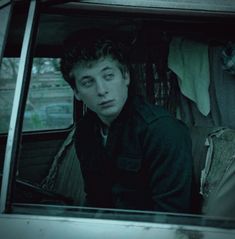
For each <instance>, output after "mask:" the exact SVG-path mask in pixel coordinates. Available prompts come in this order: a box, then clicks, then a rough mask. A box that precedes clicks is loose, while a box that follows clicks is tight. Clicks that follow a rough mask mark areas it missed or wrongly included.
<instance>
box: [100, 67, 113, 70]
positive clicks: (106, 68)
mask: <svg viewBox="0 0 235 239" xmlns="http://www.w3.org/2000/svg"><path fill="white" fill-rule="evenodd" d="M112 69H113V68H112V67H111V66H106V67H104V68H103V69H102V70H101V71H107V70H112Z"/></svg>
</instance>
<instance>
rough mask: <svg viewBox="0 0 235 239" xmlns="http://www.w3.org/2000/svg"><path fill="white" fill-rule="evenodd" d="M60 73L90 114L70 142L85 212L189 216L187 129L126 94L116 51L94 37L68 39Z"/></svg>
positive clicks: (123, 61) (125, 74) (126, 79)
mask: <svg viewBox="0 0 235 239" xmlns="http://www.w3.org/2000/svg"><path fill="white" fill-rule="evenodd" d="M61 71H62V73H63V76H64V78H65V80H66V81H67V82H68V83H69V84H70V85H71V87H72V88H73V90H74V94H75V97H76V98H77V100H81V101H82V102H83V103H84V104H85V105H86V106H87V107H88V109H89V110H88V112H87V113H86V114H85V115H84V117H83V118H82V119H81V120H79V122H78V123H77V126H76V133H75V136H74V141H75V145H76V150H77V155H78V158H79V160H80V165H81V170H82V173H83V177H84V182H85V191H86V205H87V206H92V207H103V208H121V209H137V210H156V211H165V212H190V207H191V205H190V201H191V182H192V180H191V178H192V157H191V139H190V136H189V132H188V129H187V128H186V127H185V125H184V124H183V123H181V122H180V121H178V120H176V119H175V118H174V117H173V116H172V115H171V114H170V113H168V112H167V111H166V110H164V109H163V108H161V107H160V106H154V105H151V104H149V103H147V102H146V101H144V100H143V99H142V98H141V97H138V96H132V95H130V94H129V91H130V87H131V83H132V79H130V70H129V67H128V62H127V58H125V54H124V52H123V48H122V47H121V45H120V44H119V43H117V42H115V41H114V40H112V39H111V38H110V39H108V38H107V36H106V37H105V35H101V36H100V35H99V34H97V32H96V33H95V32H94V31H93V32H92V31H91V32H89V31H88V32H85V33H80V34H78V35H75V36H74V37H71V38H70V39H69V40H68V41H67V43H66V50H65V54H64V57H63V58H62V60H61Z"/></svg>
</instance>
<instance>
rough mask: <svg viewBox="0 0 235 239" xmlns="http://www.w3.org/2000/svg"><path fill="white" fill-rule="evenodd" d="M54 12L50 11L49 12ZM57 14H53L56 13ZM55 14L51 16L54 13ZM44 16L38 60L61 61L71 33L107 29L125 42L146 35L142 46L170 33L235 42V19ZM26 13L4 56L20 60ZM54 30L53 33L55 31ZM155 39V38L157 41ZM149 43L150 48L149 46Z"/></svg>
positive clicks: (19, 16) (17, 19)
mask: <svg viewBox="0 0 235 239" xmlns="http://www.w3.org/2000/svg"><path fill="white" fill-rule="evenodd" d="M51 9H53V7H52V8H49V10H51ZM53 11H54V10H53ZM53 11H52V12H53ZM52 12H50V11H48V9H47V11H46V12H44V11H43V12H42V14H41V16H40V21H39V31H38V37H37V42H36V51H35V56H39V57H40V56H41V57H43V56H44V57H47V56H50V57H52V56H53V57H60V56H61V54H62V48H61V46H62V45H63V41H64V39H65V38H66V37H67V36H68V35H69V34H70V33H72V32H74V31H77V30H79V29H84V28H94V27H97V28H105V29H106V30H109V29H110V30H114V29H115V30H116V31H120V34H122V36H124V37H126V38H131V37H133V35H135V34H138V35H144V37H142V43H143V44H145V45H148V46H151V45H152V44H156V43H157V42H158V37H159V36H161V35H162V34H165V33H167V34H168V35H170V36H174V35H181V36H189V37H196V38H199V39H218V40H219V41H220V40H221V41H223V40H227V39H229V40H231V39H235V33H233V31H232V29H234V28H235V15H234V16H233V17H232V18H231V17H230V18H222V19H221V18H220V17H195V16H172V15H159V14H157V15H154V16H153V15H151V14H150V15H149V14H147V15H146V14H144V15H143V14H123V13H115V14H114V13H112V14H109V13H104V12H102V13H101V12H97V11H94V12H89V11H88V12H87V11H76V14H74V13H71V14H70V12H66V11H65V12H60V13H58V12H54V13H52ZM26 15H27V14H25V12H22V11H18V12H16V13H15V14H14V15H13V20H12V22H11V26H10V31H9V37H8V40H7V45H6V51H5V56H12V57H13V56H19V55H20V49H21V43H22V40H23V34H24V26H25V21H26ZM52 29H53V30H52ZM154 36H155V37H154ZM146 43H147V44H146Z"/></svg>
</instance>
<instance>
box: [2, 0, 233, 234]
mask: <svg viewBox="0 0 235 239" xmlns="http://www.w3.org/2000/svg"><path fill="white" fill-rule="evenodd" d="M43 2H44V4H45V6H46V5H47V4H49V1H43ZM83 2H84V4H85V2H91V1H83ZM93 2H94V5H92V4H91V3H87V5H83V3H81V4H78V5H77V7H78V9H79V10H81V8H82V6H85V8H86V10H89V9H90V10H92V9H93V8H95V10H97V8H99V7H100V6H98V7H97V8H96V5H95V2H96V1H93ZM117 2H118V1H117ZM121 2H122V4H124V2H123V1H121ZM152 2H153V1H152ZM156 2H159V4H160V2H163V1H156ZM174 2H175V4H176V1H174ZM141 3H142V4H143V1H141ZM89 4H90V5H89ZM106 5H107V6H106V7H108V8H109V9H110V8H111V10H112V11H116V10H117V9H118V11H121V10H122V9H123V8H124V9H125V10H126V11H132V10H133V9H132V8H125V6H122V7H121V8H120V6H119V5H118V4H117V5H115V4H114V5H112V6H110V5H108V4H106ZM116 6H117V9H116ZM189 6H190V5H189ZM40 7H41V5H40V4H39V2H38V1H31V2H30V6H29V15H28V19H27V25H26V31H25V35H24V41H23V46H22V52H21V57H20V70H19V73H18V77H17V86H16V90H15V97H14V103H13V109H12V115H11V121H10V130H9V133H8V139H7V149H6V152H7V153H6V155H5V162H4V173H3V181H2V191H1V198H0V222H1V221H2V222H3V220H4V219H9V218H10V219H11V222H10V221H7V222H6V221H4V223H5V224H4V225H7V226H8V227H9V225H10V223H12V222H16V223H17V224H18V225H19V228H21V229H22V228H24V229H25V230H27V231H28V232H31V233H32V232H36V231H37V230H39V228H40V227H43V230H45V231H44V233H45V235H47V236H49V235H50V232H51V231H50V230H49V228H48V225H49V224H50V225H56V224H57V225H62V226H61V228H66V227H69V225H70V223H71V222H73V223H74V224H75V225H81V224H83V226H84V225H85V226H84V227H82V229H84V230H86V231H85V233H87V231H88V230H90V226H91V225H95V229H96V230H99V229H100V230H101V231H103V232H105V231H106V230H107V225H110V224H112V223H113V225H114V227H116V228H115V230H117V235H123V234H122V233H123V232H127V233H129V232H128V229H127V228H128V225H131V227H130V228H131V229H132V232H133V231H134V230H135V229H136V228H141V230H142V229H143V230H144V229H145V230H146V228H150V229H151V230H153V231H154V232H153V233H150V234H148V235H147V234H146V238H154V237H156V233H157V232H158V233H159V231H160V230H161V229H163V230H165V231H166V232H167V233H170V230H172V228H173V229H175V230H177V229H180V228H183V229H184V230H186V231H193V230H196V231H200V230H201V231H203V230H204V231H203V232H204V233H205V234H206V233H208V235H209V233H210V231H211V230H212V231H214V232H215V233H216V232H218V235H219V237H218V238H220V237H221V233H222V234H224V235H225V236H227V235H231V234H233V233H235V231H234V227H233V230H231V229H230V230H226V229H225V228H223V225H224V224H223V223H222V221H221V220H220V219H218V224H217V225H219V228H214V227H213V226H212V224H210V223H209V224H207V223H205V224H206V226H205V225H201V226H202V227H201V228H198V227H195V226H193V225H190V226H186V225H183V226H182V225H179V224H178V223H177V222H175V224H174V225H172V224H167V223H166V221H167V220H166V221H165V220H164V221H163V222H161V219H159V220H156V221H154V222H150V221H141V222H138V221H137V219H136V218H135V220H136V221H135V220H134V221H132V222H131V223H130V220H129V219H121V220H120V219H117V218H118V215H119V213H123V212H124V211H123V210H120V211H116V212H117V218H116V217H114V218H112V219H111V220H110V219H109V218H108V214H107V210H104V212H102V213H101V215H102V216H101V217H97V218H98V219H97V218H93V219H91V218H89V216H84V214H83V213H77V214H76V213H71V214H70V213H69V214H68V215H66V213H65V214H63V213H62V214H61V213H58V211H57V213H54V214H53V213H52V214H51V215H49V216H45V215H44V216H43V212H42V213H40V212H39V211H40V210H39V211H37V210H35V214H34V213H33V212H32V214H33V215H30V213H28V214H27V212H26V211H25V210H24V209H25V208H29V209H30V208H34V209H35V208H36V209H38V207H40V206H38V207H37V206H35V205H21V206H19V205H18V209H17V205H15V206H16V208H15V209H14V208H12V206H14V205H13V204H12V202H11V195H12V190H13V178H14V175H15V173H16V172H15V168H16V164H17V160H16V159H17V155H18V153H19V140H20V136H21V129H22V123H21V122H22V118H23V112H24V107H25V103H26V96H27V92H28V87H29V81H30V77H29V76H30V71H31V66H32V55H33V54H32V53H33V49H34V47H35V38H36V34H37V28H38V21H39V16H40V14H39V9H40ZM132 7H133V6H132ZM154 7H156V9H154ZM181 7H182V6H180V5H179V6H178V8H177V4H176V10H178V13H179V14H181V13H182V12H181V10H182V8H181ZM56 8H57V9H58V8H60V6H59V5H58V6H56V7H55V8H54V10H55V9H56ZM191 8H193V6H191ZM141 9H142V10H144V11H145V13H150V12H151V14H152V13H154V12H155V11H157V12H158V11H160V12H161V10H160V9H159V8H158V7H157V6H156V5H153V6H151V10H149V9H146V8H145V7H144V5H141V6H139V10H141ZM162 9H163V10H162V11H163V12H164V9H166V8H165V7H163V8H162ZM207 11H208V12H207V14H210V11H209V10H208V9H207ZM170 12H171V11H170ZM183 12H184V13H185V14H186V15H187V14H189V13H190V10H189V11H186V10H185V9H184V11H183ZM168 13H169V12H168ZM197 13H198V12H197ZM220 13H222V14H225V15H226V14H227V13H228V15H229V14H232V15H235V10H233V12H232V13H231V12H230V11H228V8H226V11H225V10H222V11H221V12H220V11H218V12H216V14H218V15H220ZM203 14H204V12H203V11H202V15H203ZM211 14H212V15H213V16H214V14H215V12H214V10H212V11H211ZM198 16H200V14H198ZM24 206H25V208H24ZM20 208H21V209H20ZM46 208H47V207H45V206H42V207H41V208H40V209H43V210H45V209H46ZM54 209H56V210H59V211H60V212H61V209H62V212H63V207H54ZM64 209H65V210H68V211H70V212H73V210H74V208H71V207H65V208H64ZM17 210H18V211H17ZM82 210H83V208H82ZM94 210H95V209H92V210H91V211H90V212H91V214H92V215H94ZM101 211H102V210H101ZM99 212H100V209H99V210H98V211H97V213H99ZM18 214H24V215H18ZM88 214H89V213H88ZM127 214H128V213H127ZM140 214H142V215H144V214H145V213H144V212H140ZM150 214H151V215H153V216H154V217H157V216H158V215H159V214H158V213H153V214H152V213H150V212H148V213H147V215H150ZM11 215H12V216H11ZM61 215H62V216H61ZM89 215H90V214H89ZM97 215H99V214H97ZM171 216H172V217H173V218H176V217H177V218H180V216H179V215H178V216H177V215H170V217H171ZM187 217H189V218H190V216H189V215H186V216H185V217H184V218H187ZM17 218H18V219H20V220H21V221H20V222H19V221H18V222H17ZM65 218H66V219H65ZM127 218H128V217H127ZM165 218H166V217H165ZM195 218H198V219H199V218H202V223H203V222H205V221H207V220H208V221H210V219H206V218H203V217H197V216H195ZM36 221H38V222H39V224H37V225H36V226H35V224H34V226H33V229H32V230H31V229H26V227H27V224H28V223H29V222H30V223H33V222H36ZM213 221H214V220H212V222H213ZM49 222H50V223H49ZM156 222H157V223H156ZM223 222H224V221H223ZM45 223H48V225H46V224H45ZM63 223H64V224H63ZM233 223H234V222H233ZM225 224H226V222H225ZM228 224H229V220H228ZM0 225H1V223H0ZM2 225H3V224H2ZM221 225H222V226H221ZM233 225H234V224H233ZM220 226H221V227H220ZM211 227H213V229H211ZM124 228H126V229H124ZM46 230H48V231H46ZM151 230H150V231H151ZM118 231H119V232H118ZM59 232H60V230H59V231H58V233H59ZM79 232H81V231H80V230H79V228H77V229H74V228H73V232H72V234H71V235H76V233H79ZM90 232H91V235H95V234H92V233H95V231H94V228H93V229H91V231H90ZM138 232H139V231H138ZM58 233H56V232H55V233H54V235H55V234H56V235H58ZM39 234H40V235H42V232H40V233H39ZM131 235H132V238H138V236H137V234H136V233H134V234H133V233H132V234H131ZM171 235H172V234H171ZM206 235H207V234H206ZM81 236H83V235H81ZM84 237H85V234H84ZM27 238H28V237H27ZM70 238H72V237H70ZM97 238H99V236H98V237H97ZM100 238H102V234H101V235H100ZM130 238H131V237H130ZM227 238H229V237H227Z"/></svg>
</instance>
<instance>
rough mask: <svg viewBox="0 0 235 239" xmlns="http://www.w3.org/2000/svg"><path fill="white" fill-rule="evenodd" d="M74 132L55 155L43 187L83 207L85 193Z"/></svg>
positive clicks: (42, 184) (72, 131)
mask: <svg viewBox="0 0 235 239" xmlns="http://www.w3.org/2000/svg"><path fill="white" fill-rule="evenodd" d="M74 132H75V129H72V130H71V132H70V133H69V135H68V136H67V138H66V139H65V141H64V142H63V144H62V146H61V147H60V150H59V151H58V153H57V154H56V155H55V158H54V160H53V163H52V165H51V168H50V170H49V172H48V175H47V176H46V177H45V179H44V180H43V181H42V183H41V187H42V188H43V189H46V190H48V191H51V192H55V193H57V194H59V195H63V196H65V197H67V198H69V199H71V200H72V202H73V205H78V206H81V205H83V204H84V200H85V192H84V182H83V177H82V173H81V168H80V163H79V160H78V158H77V154H76V150H75V147H74V142H73V135H74Z"/></svg>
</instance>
